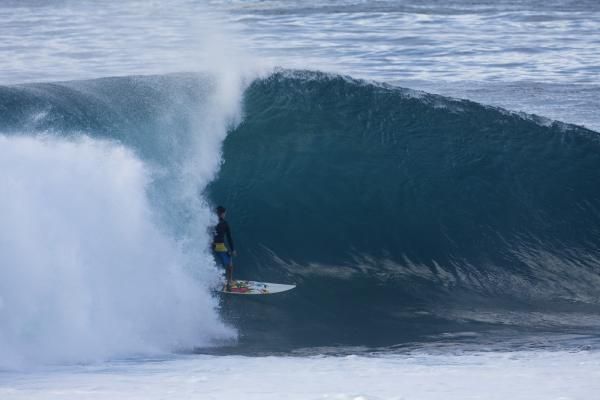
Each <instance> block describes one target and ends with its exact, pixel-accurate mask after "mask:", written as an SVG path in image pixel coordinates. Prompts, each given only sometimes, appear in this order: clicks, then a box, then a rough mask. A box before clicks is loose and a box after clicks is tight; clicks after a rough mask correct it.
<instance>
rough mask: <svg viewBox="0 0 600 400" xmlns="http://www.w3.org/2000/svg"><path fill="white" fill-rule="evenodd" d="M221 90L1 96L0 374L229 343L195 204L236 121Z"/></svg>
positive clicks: (77, 89) (42, 87) (90, 86)
mask: <svg viewBox="0 0 600 400" xmlns="http://www.w3.org/2000/svg"><path fill="white" fill-rule="evenodd" d="M228 89H229V88H228ZM228 89H227V90H222V87H221V86H220V83H219V82H218V80H216V79H209V78H208V77H200V76H191V75H185V76H183V75H182V76H164V77H126V78H107V79H100V80H93V81H80V82H67V83H56V84H30V85H19V86H10V87H0V133H1V134H0V192H1V193H2V194H3V195H2V196H1V198H0V220H2V221H3V223H2V224H1V225H2V226H1V227H0V316H1V318H0V360H1V361H0V369H2V368H14V367H25V368H26V367H28V366H30V365H39V364H52V363H65V362H66V363H70V362H82V361H84V362H87V361H94V360H102V359H107V358H114V357H127V356H131V355H133V354H144V355H147V354H157V353H164V352H172V351H180V350H186V349H187V350H188V351H189V350H190V349H192V348H194V347H196V346H211V345H214V344H215V343H219V342H223V341H226V340H231V339H235V336H236V333H235V330H234V329H232V328H230V327H227V326H226V325H225V324H224V323H223V322H222V321H221V318H220V317H219V313H218V302H217V300H216V299H215V298H214V297H213V295H212V292H211V287H212V286H214V285H215V284H216V282H217V281H218V280H219V279H220V272H219V271H218V270H217V269H216V268H215V267H214V263H213V261H212V257H211V255H210V253H209V252H208V245H207V243H208V241H209V233H208V227H209V226H210V225H212V223H213V222H214V221H213V220H214V217H213V215H212V214H213V213H212V211H211V210H210V208H209V207H208V205H207V203H206V202H205V200H203V198H202V197H201V196H200V195H199V191H201V190H202V189H203V188H204V186H205V185H206V183H207V182H208V181H209V180H210V179H212V178H213V176H214V174H215V172H216V170H217V169H218V167H219V163H220V146H221V142H222V139H223V137H224V136H225V134H226V132H227V129H228V126H230V124H231V123H235V113H236V112H237V104H238V102H239V96H238V97H237V98H236V96H232V97H228V96H229V95H233V92H230V91H229V90H228Z"/></svg>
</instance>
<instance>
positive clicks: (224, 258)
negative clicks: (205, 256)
mask: <svg viewBox="0 0 600 400" xmlns="http://www.w3.org/2000/svg"><path fill="white" fill-rule="evenodd" d="M214 253H215V258H216V259H217V262H219V263H221V265H222V266H223V267H224V268H227V267H229V265H230V264H231V256H230V255H229V253H228V252H226V251H215V252H214Z"/></svg>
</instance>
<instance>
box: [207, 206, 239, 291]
mask: <svg viewBox="0 0 600 400" xmlns="http://www.w3.org/2000/svg"><path fill="white" fill-rule="evenodd" d="M216 210H217V216H218V217H219V223H218V224H217V225H216V226H215V229H214V236H213V243H212V247H213V252H214V254H215V258H216V259H217V262H218V263H220V264H221V265H222V266H223V267H224V268H225V271H226V277H227V290H228V291H229V290H231V282H232V281H233V256H235V255H236V253H235V248H234V246H233V239H232V238H231V230H230V229H229V224H228V223H227V221H226V220H225V214H226V213H227V210H226V209H225V207H223V206H218V207H217V209H216ZM226 237H227V245H229V247H227V245H226V244H225V238H226Z"/></svg>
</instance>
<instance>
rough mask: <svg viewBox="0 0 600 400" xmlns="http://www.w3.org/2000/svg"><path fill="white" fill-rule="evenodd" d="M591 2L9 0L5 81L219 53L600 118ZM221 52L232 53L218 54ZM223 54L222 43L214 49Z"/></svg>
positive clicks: (165, 64) (177, 64)
mask: <svg viewBox="0 0 600 400" xmlns="http://www.w3.org/2000/svg"><path fill="white" fill-rule="evenodd" d="M599 7H600V6H599V4H598V3H597V2H595V1H568V2H564V1H550V2H548V1H510V0H505V1H475V2H472V1H469V2H466V1H444V2H439V1H425V2H418V3H414V2H409V1H376V2H364V1H326V2H320V1H319V2H305V1H302V2H299V1H290V2H288V1H285V2H283V1H256V2H238V1H210V2H204V1H183V0H180V1H175V2H164V3H158V2H153V3H148V2H141V1H125V2H108V1H107V2H101V3H97V2H76V1H70V0H66V1H57V2H53V3H48V2H38V1H32V0H30V1H9V2H3V4H2V6H0V18H1V19H2V21H3V23H2V26H0V52H1V53H2V55H3V57H2V60H1V61H0V66H1V67H2V72H3V73H2V76H0V81H1V82H4V83H10V82H13V83H14V82H24V81H53V80H70V79H82V78H92V77H104V76H110V75H136V74H140V73H164V72H179V71H182V70H195V69H198V68H203V67H206V65H207V64H210V63H211V61H212V60H213V59H214V58H215V57H217V58H219V57H220V58H222V59H224V60H225V61H227V62H231V63H240V64H241V65H243V66H244V67H248V65H249V63H248V62H247V61H240V60H239V59H236V58H235V57H231V54H232V53H233V54H236V55H239V53H241V52H242V51H241V49H243V50H244V51H245V52H250V53H251V54H252V55H254V56H255V61H254V63H256V62H258V63H266V64H268V65H279V66H284V67H289V68H301V69H305V68H310V69H318V70H327V71H333V72H341V73H346V74H350V75H352V76H354V77H359V78H367V79H375V80H379V81H385V82H388V83H391V82H398V83H401V84H402V86H408V87H412V88H421V89H426V90H427V91H431V92H434V93H440V94H444V95H447V96H453V97H463V96H464V97H467V98H470V99H473V100H476V101H480V102H484V103H488V104H495V105H500V106H503V107H507V108H510V109H516V110H522V111H526V112H533V113H538V114H541V115H544V116H547V117H551V118H555V119H560V120H563V121H566V122H571V123H576V124H582V125H586V126H588V127H590V128H592V129H596V130H599V129H600V120H599V119H598V113H597V110H598V108H600V105H599V103H598V99H599V98H600V91H599V88H598V85H597V80H598V76H599V73H600V70H599V68H600V67H599V65H600V53H599V52H598V51H596V49H597V48H598V46H599V45H600V43H599V40H600V39H598V37H599V35H598V26H600V9H599ZM223 52H224V53H225V55H223ZM216 54H220V55H219V56H217V55H216Z"/></svg>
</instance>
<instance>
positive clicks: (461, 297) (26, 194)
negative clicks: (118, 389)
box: [0, 71, 600, 367]
mask: <svg viewBox="0 0 600 400" xmlns="http://www.w3.org/2000/svg"><path fill="white" fill-rule="evenodd" d="M243 88H244V86H243V85H241V84H240V83H239V82H237V81H233V82H232V81H226V82H222V81H220V80H219V79H213V78H211V77H208V76H203V75H187V74H179V75H167V76H148V77H122V78H104V79H98V80H91V81H78V82H63V83H53V84H27V85H16V86H8V87H0V133H1V135H0V165H1V166H2V168H1V171H0V176H1V177H2V179H1V180H0V191H1V192H2V193H3V194H5V193H8V194H9V195H4V196H3V197H2V198H1V199H0V219H1V220H2V221H5V223H3V224H2V227H1V228H0V249H2V251H0V313H1V315H2V317H3V318H0V359H2V360H4V361H3V363H2V364H1V365H0V367H12V366H15V365H17V364H20V363H22V364H27V363H34V364H35V363H52V362H65V361H67V362H70V361H82V360H84V361H85V360H90V359H102V358H110V357H115V356H121V355H130V354H133V353H143V354H147V353H152V352H156V351H173V350H177V349H189V348H190V347H203V346H210V345H214V344H216V343H219V342H222V341H223V340H230V339H233V338H235V337H236V332H235V331H234V330H233V329H231V328H228V325H229V324H232V325H234V326H235V328H237V329H238V330H239V331H240V333H241V335H240V342H239V343H240V344H241V345H242V346H241V347H237V348H236V349H237V350H236V351H239V349H240V348H243V346H244V345H247V346H249V348H250V349H256V348H260V349H264V350H267V351H272V350H274V349H290V348H297V347H305V346H323V345H337V344H350V345H355V344H357V345H389V344H394V343H402V342H406V341H412V340H421V339H422V340H429V339H427V338H429V337H431V335H435V334H437V333H443V332H450V331H465V330H467V331H475V330H477V329H484V328H485V329H487V328H489V327H493V326H507V325H510V326H515V327H517V328H520V327H521V328H522V327H523V326H526V328H527V329H529V328H535V329H541V328H546V327H548V324H550V325H552V324H554V325H557V324H558V325H560V326H563V325H564V326H567V325H568V326H567V327H572V326H573V325H577V324H580V323H581V320H580V319H578V317H577V315H583V314H582V313H580V314H570V315H571V316H570V317H569V318H568V321H567V322H564V318H563V320H561V319H560V318H558V317H556V315H559V314H557V313H560V312H565V311H577V312H583V311H585V313H587V314H585V315H586V316H587V317H585V318H587V321H591V319H590V318H589V315H590V314H589V313H592V314H593V313H597V311H598V310H597V308H598V307H597V305H598V304H597V300H596V299H597V296H596V294H597V287H599V286H600V285H599V283H600V282H599V278H598V272H600V268H599V265H600V264H599V260H600V248H599V247H600V246H599V245H600V240H599V239H600V231H599V229H600V228H599V227H600V174H599V173H598V171H599V170H600V168H599V167H600V151H599V150H600V142H599V141H598V134H597V133H595V132H592V131H589V130H586V129H584V128H579V127H576V126H571V125H566V124H562V123H557V122H551V121H546V120H544V119H542V118H539V117H533V116H525V115H518V114H515V113H509V112H506V111H504V110H501V109H496V108H492V107H486V106H483V105H480V104H476V103H473V102H469V101H461V100H452V99H448V98H444V97H440V96H433V95H428V94H425V93H421V92H414V91H410V90H407V89H400V88H395V87H389V86H385V85H377V84H372V83H367V82H363V81H355V80H352V79H350V78H345V77H340V76H332V75H325V74H321V73H316V72H314V73H312V72H300V71H297V72H294V71H279V72H276V73H274V74H272V75H270V76H269V77H267V78H264V79H258V80H255V81H254V82H253V83H252V84H251V85H250V86H249V87H247V88H246V89H245V91H244V96H243V104H242V102H241V98H242V97H241V94H242V89H243ZM242 106H243V110H244V117H243V118H240V115H241V114H240V109H241V107H242ZM228 132H229V135H228V136H227V133H228ZM226 136H227V138H226V139H225V137H226ZM224 139H225V142H224V143H223V140H224ZM222 143H223V146H224V147H223V149H222V151H223V158H221V145H222ZM222 160H223V163H222ZM221 163H222V165H221ZM219 168H220V172H219ZM217 173H218V175H217ZM209 182H212V183H210V184H209ZM217 203H222V204H224V205H226V206H227V207H228V209H229V210H230V213H229V218H230V223H231V225H232V227H233V229H234V236H235V238H236V242H237V245H238V250H239V257H238V258H237V262H236V265H237V267H236V275H237V277H239V278H250V279H255V280H265V281H276V282H277V281H279V282H292V281H293V282H296V283H298V288H297V289H295V290H294V291H292V292H290V293H288V294H284V295H279V296H273V297H268V296H265V297H262V298H258V299H247V298H245V297H243V296H240V297H238V298H232V297H226V298H224V299H223V301H222V306H223V309H222V312H221V315H219V310H218V308H219V304H218V302H217V300H216V299H215V298H213V296H212V295H211V292H210V290H211V287H214V285H215V284H216V282H217V281H218V279H219V277H220V274H221V271H219V270H218V269H217V268H216V267H215V265H214V262H213V260H212V258H211V255H210V253H209V251H208V246H209V241H210V234H209V227H210V226H211V225H212V224H213V223H214V222H215V221H214V216H213V215H212V211H211V208H212V206H214V205H215V204H217ZM536 307H537V310H539V309H540V307H541V308H542V309H543V311H544V312H545V313H546V314H544V315H543V316H540V315H542V314H540V313H539V312H538V313H536V314H534V313H531V312H529V311H530V310H533V309H536ZM498 310H505V311H506V310H508V313H504V314H502V313H500V312H499V311H498ZM548 313H554V317H552V316H549V315H548ZM221 317H224V318H225V320H226V321H227V322H229V324H227V323H224V322H223V321H221ZM585 318H584V319H585ZM559 320H560V321H559ZM548 321H551V322H548ZM552 321H554V322H552ZM556 321H558V322H556ZM555 322H556V324H555ZM561 324H563V325H561ZM57 342H60V345H58V346H57V345H56V343H57Z"/></svg>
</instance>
